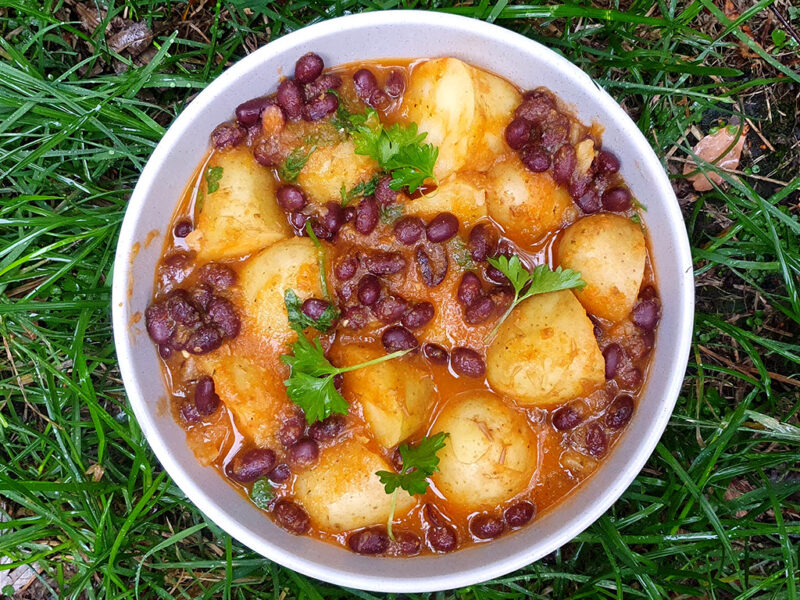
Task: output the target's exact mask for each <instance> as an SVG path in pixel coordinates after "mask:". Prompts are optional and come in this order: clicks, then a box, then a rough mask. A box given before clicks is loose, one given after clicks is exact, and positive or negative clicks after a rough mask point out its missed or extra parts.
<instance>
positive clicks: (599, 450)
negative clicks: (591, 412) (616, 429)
mask: <svg viewBox="0 0 800 600" xmlns="http://www.w3.org/2000/svg"><path fill="white" fill-rule="evenodd" d="M586 449H587V450H588V451H589V454H591V455H592V456H594V457H600V456H603V455H604V454H605V453H606V450H608V440H607V439H606V434H605V433H604V432H603V429H602V427H600V425H598V424H597V423H591V424H590V425H589V426H588V427H587V428H586Z"/></svg>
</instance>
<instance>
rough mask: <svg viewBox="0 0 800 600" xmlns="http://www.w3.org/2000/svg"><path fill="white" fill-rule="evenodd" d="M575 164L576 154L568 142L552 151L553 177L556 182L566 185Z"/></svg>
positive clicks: (576, 164) (576, 162)
mask: <svg viewBox="0 0 800 600" xmlns="http://www.w3.org/2000/svg"><path fill="white" fill-rule="evenodd" d="M577 166H578V155H577V154H576V153H575V148H573V147H572V146H571V145H570V144H564V145H563V146H561V147H560V148H559V149H558V150H556V151H555V153H553V179H554V180H555V181H556V183H559V184H561V185H568V184H569V181H570V179H571V178H572V173H573V172H574V171H575V168H576V167H577Z"/></svg>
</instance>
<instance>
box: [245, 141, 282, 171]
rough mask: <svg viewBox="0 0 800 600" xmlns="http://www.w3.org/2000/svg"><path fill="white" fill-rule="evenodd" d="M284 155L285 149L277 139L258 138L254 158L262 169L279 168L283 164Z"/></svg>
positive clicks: (254, 146)
mask: <svg viewBox="0 0 800 600" xmlns="http://www.w3.org/2000/svg"><path fill="white" fill-rule="evenodd" d="M283 155H284V152H283V149H282V148H281V145H280V142H279V141H278V139H277V138H274V137H263V138H258V139H257V140H256V141H255V143H254V145H253V158H255V159H256V162H257V163H258V164H260V165H261V166H262V167H277V166H278V165H280V164H281V163H282V162H283Z"/></svg>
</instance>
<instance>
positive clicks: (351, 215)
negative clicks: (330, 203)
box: [342, 206, 356, 223]
mask: <svg viewBox="0 0 800 600" xmlns="http://www.w3.org/2000/svg"><path fill="white" fill-rule="evenodd" d="M342 214H343V215H344V222H345V223H351V222H352V221H353V219H355V218H356V209H355V207H354V206H345V207H344V212H343V213H342Z"/></svg>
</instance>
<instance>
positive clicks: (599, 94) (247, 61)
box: [113, 11, 694, 592]
mask: <svg viewBox="0 0 800 600" xmlns="http://www.w3.org/2000/svg"><path fill="white" fill-rule="evenodd" d="M311 50H313V51H315V52H317V53H319V54H320V55H321V56H322V57H323V58H324V59H325V63H326V64H327V65H329V66H330V65H336V64H341V63H348V62H352V61H357V60H364V59H375V58H394V57H436V56H455V57H458V58H461V59H463V60H465V61H467V62H470V63H473V64H475V65H478V66H480V67H483V68H485V69H488V70H489V71H492V72H494V73H498V74H499V75H502V76H504V77H506V78H507V79H509V80H510V81H512V82H514V83H516V84H518V85H520V86H521V87H522V88H534V87H537V86H546V87H548V88H549V89H551V90H552V91H553V92H555V94H557V95H558V96H559V97H560V98H562V99H563V100H565V101H566V102H568V103H569V104H571V105H572V106H573V107H574V109H575V111H576V113H577V116H578V117H579V118H580V119H581V120H582V121H583V122H584V123H591V122H592V121H596V122H598V123H600V124H601V125H602V126H603V127H604V130H605V132H604V134H603V143H604V145H605V146H606V147H607V148H610V149H611V150H613V151H614V152H615V153H616V154H617V156H619V158H620V160H621V162H622V174H623V176H624V177H625V180H626V181H627V183H628V185H629V186H630V188H631V189H632V190H633V193H634V195H635V196H636V197H637V198H638V199H639V200H640V201H642V202H643V203H644V205H645V206H646V207H647V212H646V213H645V214H644V219H645V221H646V224H647V226H648V229H649V232H650V243H651V250H652V256H653V259H654V263H655V271H656V276H657V279H658V283H659V290H660V293H661V300H662V304H663V309H662V310H663V316H662V318H661V324H660V327H659V330H658V338H657V344H656V347H655V353H654V357H653V364H652V368H651V372H650V376H649V379H648V382H647V387H646V391H645V393H644V395H643V397H642V398H641V401H640V402H639V404H638V406H637V410H636V412H635V414H634V416H633V419H632V420H631V422H630V424H629V425H628V427H627V430H626V431H625V433H624V435H623V436H622V437H621V439H620V440H619V441H618V443H617V444H616V446H615V447H614V448H613V451H612V452H610V454H609V456H607V457H606V458H605V459H604V460H603V462H602V465H601V466H600V467H599V469H598V470H597V472H596V473H595V474H594V475H593V476H592V477H591V478H590V479H589V480H588V481H587V482H585V483H584V484H583V485H582V486H581V487H580V488H579V489H578V490H576V491H575V492H574V493H573V494H571V495H570V496H569V497H568V498H567V499H566V500H564V501H563V502H562V503H560V504H558V505H557V506H556V507H555V508H553V509H552V510H550V511H549V512H546V513H544V514H543V515H541V516H539V517H538V518H537V519H536V520H535V521H534V522H533V523H532V524H531V525H529V526H528V527H526V528H524V529H522V530H521V531H518V532H516V533H513V534H509V535H505V536H503V537H501V538H499V539H497V540H495V541H493V542H491V543H490V544H479V545H476V546H473V547H471V548H468V549H465V550H462V551H459V552H455V553H452V554H448V555H443V556H424V557H417V558H411V559H385V558H371V557H364V556H357V555H355V554H352V553H351V552H349V551H347V550H344V549H341V548H338V547H335V546H332V545H328V544H325V543H322V542H319V541H316V540H314V539H311V538H308V537H295V536H293V535H290V534H288V533H286V532H285V531H283V530H282V529H280V528H278V527H277V526H275V525H274V524H273V523H272V521H270V519H269V518H268V517H267V516H266V515H264V513H262V512H261V511H260V510H259V509H257V508H256V507H255V506H253V505H252V504H251V503H250V502H248V501H247V500H246V499H245V498H243V497H242V496H240V495H239V493H238V492H236V491H235V490H234V489H233V488H232V487H231V486H229V485H228V484H227V483H226V482H225V481H224V480H223V478H222V477H220V475H219V474H218V473H217V472H216V471H215V470H214V469H213V468H210V467H201V466H200V464H199V463H198V462H197V460H196V459H195V457H194V455H193V454H192V452H191V451H190V450H189V449H188V448H187V446H186V443H185V436H184V433H183V431H182V430H181V428H180V427H179V426H178V425H177V424H176V423H175V422H174V421H173V419H172V417H171V415H170V413H169V411H168V410H166V409H165V406H166V405H167V404H166V400H165V399H166V397H167V391H166V388H165V385H164V382H163V378H162V376H161V371H160V366H159V363H158V358H157V354H156V350H155V348H154V346H153V344H152V343H151V342H150V340H149V339H148V337H147V334H146V332H145V331H144V327H143V323H142V321H141V320H137V317H136V315H137V314H138V315H141V314H142V313H143V312H144V309H145V307H146V306H147V304H148V303H149V301H150V299H151V296H152V293H153V283H154V270H155V265H156V261H157V260H158V258H159V254H160V253H161V249H162V245H163V241H164V233H165V231H166V228H167V225H168V223H169V221H170V217H171V215H172V213H173V210H174V208H175V205H176V203H177V202H178V199H179V198H180V195H181V192H182V191H183V189H184V186H185V185H186V183H187V181H188V180H189V178H190V177H191V175H192V172H193V171H194V169H195V167H196V165H197V164H198V162H199V161H200V159H201V158H202V157H203V155H204V154H205V152H206V149H207V147H208V136H209V134H210V133H211V130H212V129H213V128H214V126H215V125H217V124H218V123H220V122H222V121H225V120H228V119H230V118H231V117H232V116H233V111H234V108H235V107H236V106H237V105H238V104H239V103H241V102H243V101H244V100H246V99H248V98H251V97H253V96H258V95H261V94H264V93H267V92H271V91H273V90H274V88H275V86H276V83H277V78H278V76H280V75H281V74H291V73H292V72H293V66H294V62H295V60H296V59H297V58H298V57H300V56H301V55H302V54H304V53H306V52H308V51H311ZM154 231H155V232H159V234H160V235H158V236H156V237H154V234H153V233H152V232H154ZM148 240H149V242H150V243H148ZM693 306H694V288H693V281H692V264H691V259H690V253H689V243H688V239H687V236H686V231H685V229H684V224H683V219H682V217H681V213H680V211H679V209H678V203H677V201H676V199H675V196H674V194H673V192H672V188H671V186H670V183H669V180H668V179H667V176H666V174H665V173H664V170H663V168H662V166H661V164H660V162H659V160H658V158H657V157H656V155H655V154H654V153H653V150H652V149H651V148H650V146H649V144H648V143H647V141H646V140H645V138H644V136H643V135H642V134H641V133H640V132H639V130H638V129H637V128H636V125H635V124H634V123H633V122H632V121H631V120H630V118H628V116H627V115H626V114H625V112H623V110H622V109H621V108H620V107H619V105H618V104H617V103H616V102H615V101H614V100H613V99H612V98H611V97H610V96H609V95H608V94H607V93H606V92H604V91H603V90H602V89H600V88H599V87H598V86H597V85H595V84H594V83H593V82H592V80H591V79H590V78H589V77H588V76H587V75H586V74H585V73H583V72H582V71H581V70H580V69H578V68H577V67H576V66H574V65H572V64H571V63H570V62H569V61H567V60H565V59H564V58H562V57H561V56H559V55H557V54H556V53H554V52H552V51H551V50H548V49H547V48H545V47H544V46H542V45H540V44H538V43H536V42H533V41H531V40H529V39H527V38H525V37H523V36H520V35H517V34H515V33H512V32H510V31H507V30H505V29H502V28H501V27H497V26H495V25H489V24H487V23H484V22H481V21H476V20H472V19H468V18H464V17H458V16H451V15H442V14H435V13H430V12H421V11H402V12H401V11H389V12H377V13H369V14H361V15H353V16H348V17H343V18H339V19H334V20H331V21H327V22H324V23H320V24H317V25H312V26H310V27H307V28H305V29H302V30H300V31H297V32H294V33H292V34H290V35H287V36H285V37H283V38H280V39H279V40H276V41H274V42H271V43H270V44H268V45H266V46H265V47H263V48H261V49H259V50H258V51H256V52H254V53H253V54H251V55H249V56H248V57H247V58H244V59H242V60H241V61H239V62H238V63H237V64H235V65H234V66H233V67H231V68H230V69H228V70H227V71H225V72H224V73H223V74H222V75H220V76H219V77H218V78H217V79H216V80H215V81H214V82H213V83H212V84H211V85H209V86H208V88H206V89H205V90H204V91H203V92H202V93H201V94H200V95H198V97H197V98H196V99H195V100H194V101H193V102H192V103H191V104H190V105H189V106H188V107H187V108H186V110H184V112H183V113H182V114H181V115H180V116H179V117H178V118H177V119H176V120H175V122H174V123H173V125H172V126H171V127H170V129H169V130H168V131H167V133H166V134H165V135H164V138H163V139H162V140H161V142H160V143H159V144H158V147H157V148H156V150H155V152H153V156H152V157H151V158H150V160H149V161H148V162H147V165H146V166H145V168H144V171H143V172H142V176H141V178H140V179H139V182H138V184H137V185H136V189H135V190H134V192H133V195H132V197H131V200H130V203H129V205H128V210H127V212H126V214H125V220H124V222H123V224H122V231H121V234H120V239H119V244H118V247H117V254H116V264H115V266H114V281H113V322H114V338H115V342H116V346H117V356H118V358H119V363H120V370H121V372H122V377H123V380H124V382H125V388H126V390H127V392H128V396H129V398H130V402H131V406H132V407H133V411H134V413H135V415H136V418H137V419H138V421H139V424H140V426H141V428H142V430H143V431H144V434H145V436H146V437H147V439H148V441H149V442H150V445H151V446H152V448H153V450H154V452H155V453H156V456H158V458H159V460H160V461H161V463H162V464H163V465H164V467H165V468H166V469H167V471H168V473H169V474H170V476H172V478H173V479H174V480H175V482H176V483H177V484H178V485H179V486H180V487H181V489H182V490H183V491H184V492H185V493H186V495H187V496H188V497H189V498H190V499H191V500H192V501H193V502H194V503H195V504H196V505H197V506H198V507H199V508H200V510H202V511H203V512H204V513H205V514H206V515H208V517H209V518H211V520H213V521H214V522H215V523H217V525H219V526H220V527H221V528H222V529H224V530H225V531H227V532H228V533H230V534H231V535H232V536H234V537H235V538H236V539H238V540H239V541H241V542H242V543H243V544H246V545H247V546H249V547H250V548H252V549H254V550H255V551H257V552H259V553H260V554H263V555H264V556H266V557H267V558H269V559H272V560H274V561H275V562H278V563H280V564H282V565H284V566H286V567H289V568H290V569H294V570H295V571H299V572H301V573H304V574H306V575H310V576H311V577H316V578H317V579H321V580H324V581H328V582H331V583H336V584H339V585H343V586H348V587H353V588H360V589H365V590H373V591H381V592H431V591H435V590H444V589H450V588H455V587H461V586H466V585H470V584H474V583H477V582H481V581H485V580H488V579H491V578H494V577H498V576H501V575H504V574H506V573H509V572H510V571H513V570H515V569H518V568H520V567H523V566H525V565H527V564H529V563H531V562H533V561H535V560H538V559H539V558H541V557H543V556H544V555H546V554H548V553H550V552H552V551H553V550H555V549H556V548H558V547H559V546H561V545H563V544H565V543H566V542H568V541H569V540H571V539H572V538H573V537H575V536H576V535H577V534H578V533H580V532H581V531H583V530H584V529H586V528H587V527H588V526H589V525H590V524H591V523H592V522H593V521H595V520H596V519H597V518H598V517H600V515H601V514H602V513H603V512H604V511H605V510H606V509H608V508H609V507H610V506H611V504H612V503H613V502H614V501H615V500H617V498H619V496H620V495H621V494H622V492H623V491H624V490H625V489H626V488H627V487H628V485H629V484H630V483H631V481H632V480H633V479H634V477H636V475H637V473H638V472H639V471H640V469H641V468H642V466H644V464H645V462H646V461H647V459H648V457H649V456H650V454H651V453H652V451H653V449H654V448H655V446H656V444H657V443H658V440H659V438H660V437H661V434H662V433H663V431H664V428H665V427H666V425H667V421H668V419H669V416H670V414H671V412H672V409H673V406H674V404H675V400H676V399H677V397H678V393H679V390H680V387H681V381H682V379H683V374H684V370H685V368H686V362H687V359H688V353H689V343H690V338H691V329H692V318H693Z"/></svg>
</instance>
